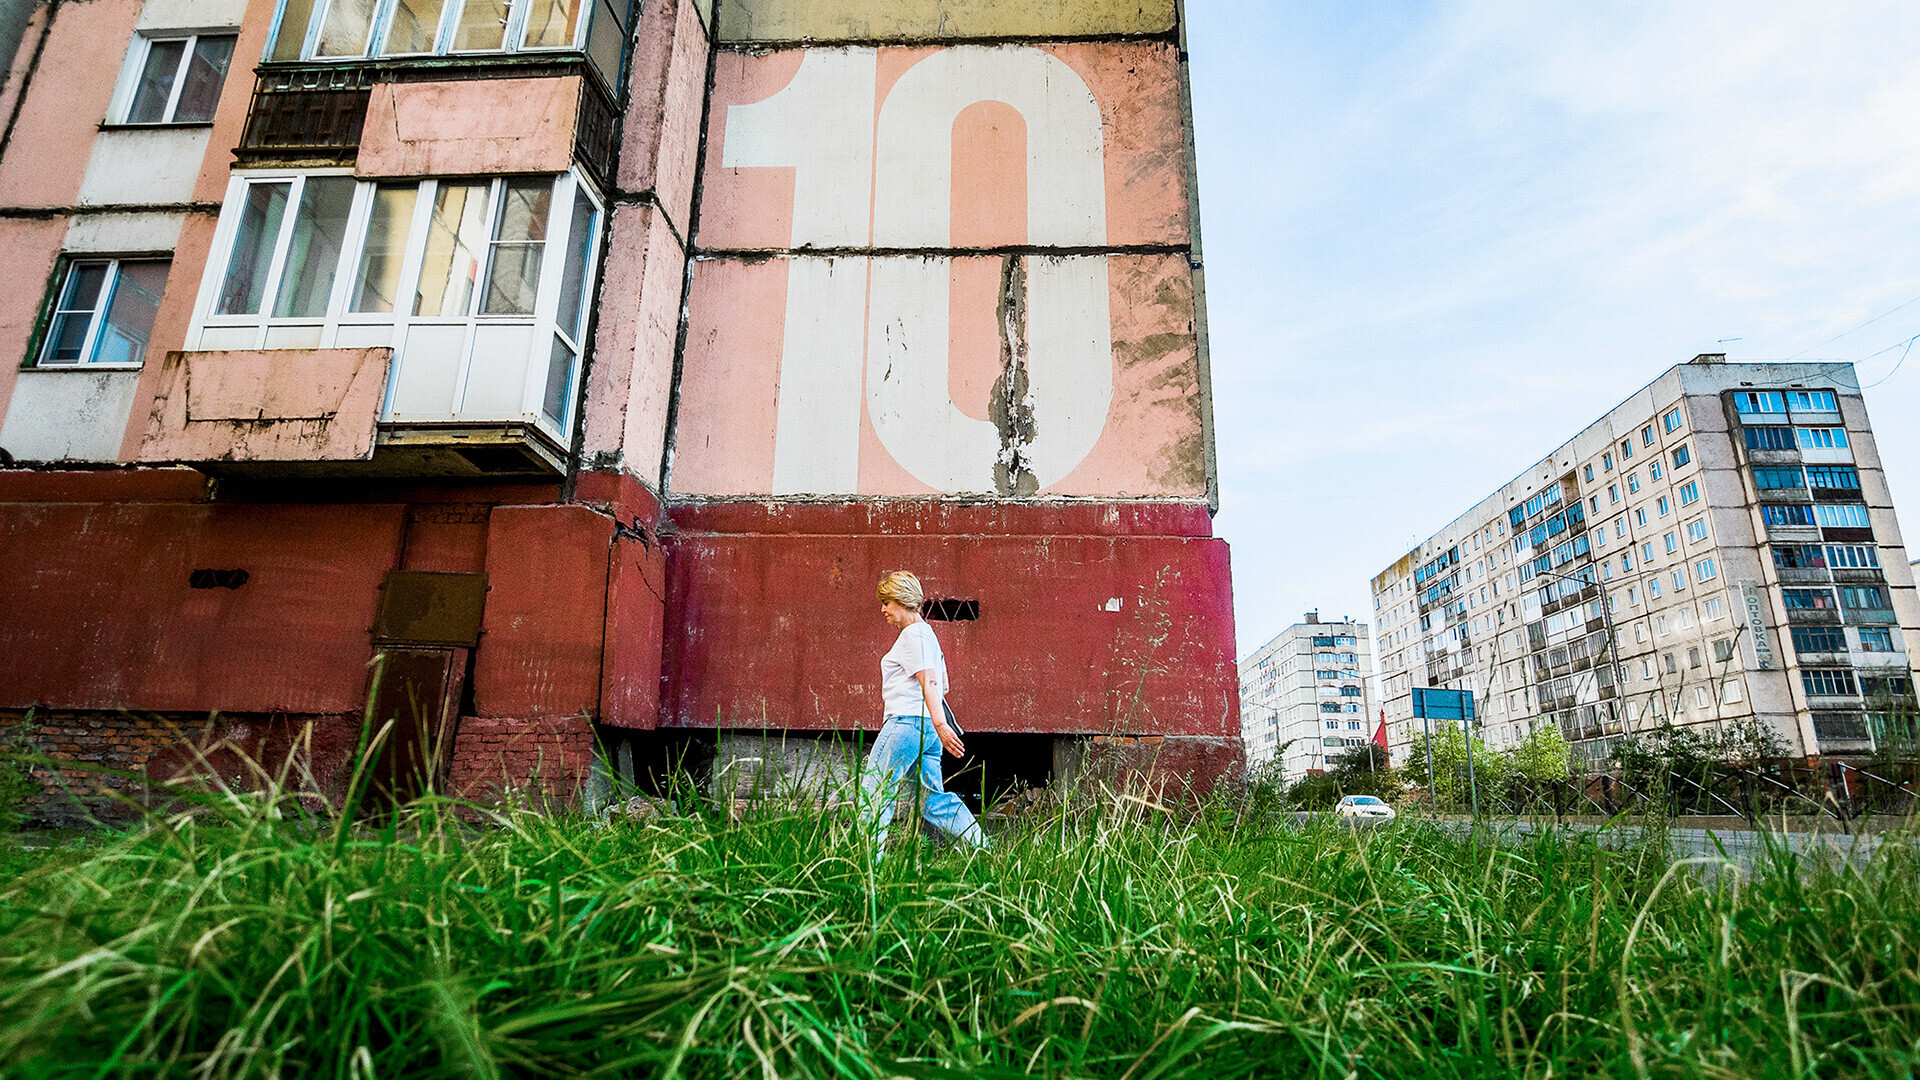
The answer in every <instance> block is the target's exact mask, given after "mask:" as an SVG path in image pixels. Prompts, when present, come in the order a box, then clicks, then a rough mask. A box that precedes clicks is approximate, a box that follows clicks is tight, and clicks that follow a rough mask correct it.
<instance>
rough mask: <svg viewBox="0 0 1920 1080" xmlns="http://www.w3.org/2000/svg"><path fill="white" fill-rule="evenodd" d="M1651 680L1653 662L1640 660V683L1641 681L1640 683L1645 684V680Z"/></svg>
mask: <svg viewBox="0 0 1920 1080" xmlns="http://www.w3.org/2000/svg"><path fill="white" fill-rule="evenodd" d="M1651 678H1653V661H1651V660H1642V661H1640V679H1641V681H1642V682H1645V681H1646V680H1648V679H1651Z"/></svg>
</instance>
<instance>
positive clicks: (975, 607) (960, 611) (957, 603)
mask: <svg viewBox="0 0 1920 1080" xmlns="http://www.w3.org/2000/svg"><path fill="white" fill-rule="evenodd" d="M920 617H921V618H923V619H931V620H933V621H935V622H972V621H973V620H975V619H978V618H979V617H980V601H978V600H954V599H942V600H928V601H927V602H925V603H923V604H921V605H920Z"/></svg>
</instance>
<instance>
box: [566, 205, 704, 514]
mask: <svg viewBox="0 0 1920 1080" xmlns="http://www.w3.org/2000/svg"><path fill="white" fill-rule="evenodd" d="M685 275H686V253H685V252H684V251H683V250H682V249H681V247H680V244H679V241H678V240H676V239H675V237H674V235H673V231H672V230H671V229H669V228H668V227H667V226H666V223H665V219H664V218H663V216H662V215H661V213H660V210H659V208H658V207H654V206H650V205H645V204H640V205H635V204H630V203H622V204H619V205H616V206H615V207H614V209H613V216H612V229H611V231H610V232H609V234H608V250H607V260H606V262H605V263H604V264H603V270H602V283H601V287H600V313H599V322H598V323H597V324H596V325H595V330H594V354H593V366H592V367H591V369H590V370H589V371H588V374H587V404H586V408H585V410H584V413H583V417H584V420H583V422H584V424H585V431H584V432H583V440H584V441H583V444H582V445H583V449H584V452H585V453H586V455H587V457H588V460H590V461H594V460H600V461H607V460H609V459H617V460H618V461H619V462H620V464H621V467H623V468H625V469H626V470H627V471H629V472H631V473H633V474H634V475H636V476H639V477H641V478H643V479H644V480H645V481H646V482H647V483H648V484H652V485H658V483H659V479H660V454H661V448H662V447H663V445H664V444H665V441H666V424H667V401H668V399H669V397H670V396H671V395H672V392H673V351H674V342H675V339H676V337H677V335H678V333H679V329H680V292H681V287H682V283H683V282H684V280H685Z"/></svg>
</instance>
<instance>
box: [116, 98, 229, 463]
mask: <svg viewBox="0 0 1920 1080" xmlns="http://www.w3.org/2000/svg"><path fill="white" fill-rule="evenodd" d="M223 107H224V106H223ZM218 222H219V217H218V215H216V214H199V213H190V214H188V215H187V220H186V222H185V224H183V225H181V227H180V239H179V240H178V241H177V242H176V243H175V245H174V249H173V266H172V268H171V269H169V270H168V271H167V292H166V295H164V296H162V297H161V298H160V310H159V311H158V312H157V313H156V314H155V315H154V319H153V336H152V337H151V338H149V339H148V341H147V363H146V366H145V367H144V368H142V369H141V372H140V389H139V391H138V392H137V393H135V395H134V399H133V412H132V414H131V415H130V416H129V417H128V420H127V435H126V438H125V439H124V440H122V441H121V443H120V460H122V461H135V460H138V458H139V455H140V444H141V443H142V442H144V441H145V439H146V435H147V421H148V418H149V417H151V416H152V415H153V405H154V399H155V398H156V397H158V396H159V395H160V393H161V390H162V387H163V386H164V379H165V378H166V365H165V364H163V363H161V362H160V361H161V359H162V358H163V357H165V356H166V355H167V353H168V352H170V351H173V350H176V349H179V348H181V347H182V346H183V345H185V344H186V340H187V327H188V326H189V325H190V324H191V323H192V322H193V305H194V302H195V301H196V300H198V299H199V294H200V275H201V274H202V273H203V272H204V271H205V270H206V266H207V257H208V254H209V253H210V251H211V249H212V247H213V232H214V228H215V226H216V225H217V224H218Z"/></svg>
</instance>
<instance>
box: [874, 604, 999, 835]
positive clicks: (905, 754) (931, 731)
mask: <svg viewBox="0 0 1920 1080" xmlns="http://www.w3.org/2000/svg"><path fill="white" fill-rule="evenodd" d="M879 591H880V613H881V615H883V616H885V618H886V620H887V622H888V623H889V624H890V625H892V626H895V627H898V628H899V630H900V636H899V637H898V638H896V639H894V642H893V648H891V649H888V650H887V654H886V655H885V656H883V657H881V658H880V698H881V702H882V707H883V712H884V713H885V716H886V721H885V723H883V724H882V725H881V727H880V737H879V738H877V739H875V740H874V742H873V752H872V753H871V754H869V755H868V756H867V768H866V772H865V774H864V775H863V776H862V778H861V780H862V786H864V787H865V789H866V797H867V799H868V800H869V805H870V806H871V807H872V814H873V825H874V850H875V852H876V853H878V852H882V851H885V850H886V845H887V827H888V826H889V825H891V824H892V823H893V804H894V800H895V798H896V797H897V796H898V794H899V790H900V781H901V780H902V779H903V778H904V777H906V776H907V775H908V774H909V773H911V772H912V771H913V770H915V769H918V770H919V773H920V775H919V781H920V813H921V815H922V816H923V817H925V818H926V819H927V821H929V822H931V823H932V824H933V825H934V826H935V827H936V828H939V829H940V830H941V831H943V832H945V833H947V834H948V835H949V836H953V837H955V838H957V839H959V840H961V841H964V842H965V843H968V844H971V845H973V846H975V847H986V846H987V838H986V835H985V834H984V833H982V832H981V831H980V823H979V822H978V821H976V820H974V817H973V812H972V811H971V810H968V809H967V804H966V803H963V802H961V801H960V797H959V796H958V795H955V794H953V793H952V792H950V791H948V790H947V789H946V786H945V785H944V784H943V783H942V781H941V775H940V751H941V750H942V749H944V750H945V751H946V752H947V753H949V754H952V755H953V756H954V757H960V756H962V755H963V754H965V753H966V752H967V748H966V744H964V743H962V742H961V741H960V733H959V732H958V731H956V730H954V728H953V725H951V724H949V723H947V712H946V709H945V707H944V706H945V704H946V694H947V660H946V657H945V656H944V655H942V654H941V652H940V640H939V639H938V638H936V637H934V636H933V627H931V626H928V625H927V623H926V620H925V619H922V618H921V617H920V605H921V604H922V603H923V602H924V601H925V599H926V595H925V593H924V592H922V590H921V588H920V579H919V578H917V577H914V576H913V575H912V574H910V573H908V572H907V571H905V570H895V571H894V572H893V573H891V574H888V575H887V576H886V577H883V578H881V579H880V590H879Z"/></svg>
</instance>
